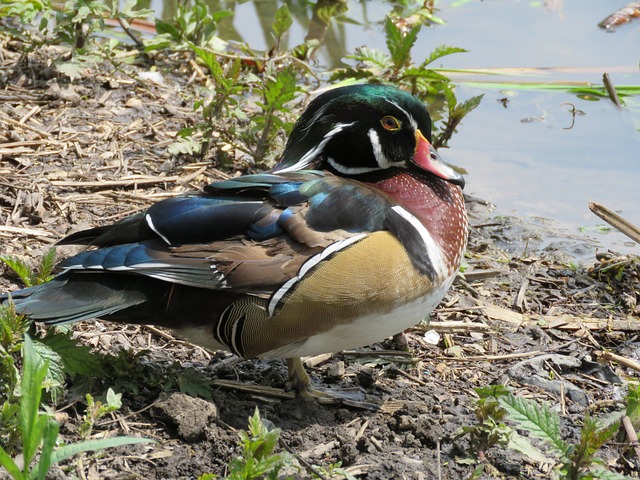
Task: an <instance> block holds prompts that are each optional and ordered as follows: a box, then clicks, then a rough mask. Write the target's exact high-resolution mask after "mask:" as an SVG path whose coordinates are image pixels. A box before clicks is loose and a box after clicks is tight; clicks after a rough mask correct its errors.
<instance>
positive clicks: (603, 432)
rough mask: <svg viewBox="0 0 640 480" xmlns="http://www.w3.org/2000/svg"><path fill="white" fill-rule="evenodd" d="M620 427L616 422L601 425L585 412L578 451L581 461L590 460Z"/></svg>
mask: <svg viewBox="0 0 640 480" xmlns="http://www.w3.org/2000/svg"><path fill="white" fill-rule="evenodd" d="M619 429H620V424H619V423H618V422H613V423H611V424H610V425H608V426H605V427H601V425H600V423H599V422H598V420H596V419H594V418H591V416H590V415H589V414H587V415H586V416H585V418H584V422H583V424H582V430H581V432H580V444H579V446H578V451H579V452H581V453H582V456H583V461H590V460H592V458H593V456H594V455H595V453H596V452H597V451H598V450H599V449H600V447H602V446H603V445H604V444H605V443H606V442H607V441H608V440H609V439H611V437H613V436H614V435H615V434H616V433H618V430H619Z"/></svg>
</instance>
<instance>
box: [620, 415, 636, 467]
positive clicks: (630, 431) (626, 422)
mask: <svg viewBox="0 0 640 480" xmlns="http://www.w3.org/2000/svg"><path fill="white" fill-rule="evenodd" d="M622 425H623V426H624V431H625V432H627V437H629V443H631V445H633V449H634V450H635V451H636V456H637V457H638V458H640V444H639V443H638V434H637V433H636V429H635V428H633V425H632V423H631V419H630V418H629V417H628V416H627V415H625V416H624V417H622Z"/></svg>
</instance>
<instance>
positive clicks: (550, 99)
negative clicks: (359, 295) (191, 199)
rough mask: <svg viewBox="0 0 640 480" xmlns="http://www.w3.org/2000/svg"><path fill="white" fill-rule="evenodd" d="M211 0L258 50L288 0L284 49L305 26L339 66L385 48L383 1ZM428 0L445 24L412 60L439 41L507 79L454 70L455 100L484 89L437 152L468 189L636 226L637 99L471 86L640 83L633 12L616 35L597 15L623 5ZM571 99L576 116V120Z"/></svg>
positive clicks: (576, 222)
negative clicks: (607, 215) (621, 103)
mask: <svg viewBox="0 0 640 480" xmlns="http://www.w3.org/2000/svg"><path fill="white" fill-rule="evenodd" d="M208 3H209V4H210V5H211V6H212V7H214V8H223V9H226V10H230V11H232V12H234V16H233V17H229V18H226V19H224V21H223V22H222V23H221V25H220V34H221V36H223V37H224V38H225V39H230V40H235V41H237V42H246V43H248V44H249V45H251V47H252V48H254V49H258V50H260V49H262V50H268V49H269V48H270V47H271V45H272V43H273V40H272V38H271V35H270V33H269V32H270V27H271V22H272V20H273V18H274V15H275V11H276V9H277V8H278V6H279V5H280V4H281V3H286V4H287V6H288V7H289V9H290V11H291V13H292V15H293V17H294V19H295V23H294V26H293V27H292V29H291V33H290V38H289V46H292V45H296V44H299V43H301V42H303V41H304V39H305V38H307V37H308V35H310V34H311V35H313V36H314V37H316V38H324V44H323V46H322V48H321V49H319V51H318V54H317V61H318V63H319V64H320V66H321V67H325V68H335V67H338V66H340V65H342V62H343V60H342V59H343V57H344V55H345V54H346V53H348V52H353V50H354V48H355V47H357V46H360V45H366V46H368V47H370V48H378V49H382V50H386V45H385V38H384V33H383V28H382V20H383V19H384V16H385V15H386V14H387V13H389V12H390V10H391V8H392V5H391V4H392V2H384V1H381V0H379V1H369V0H361V1H355V0H351V1H346V2H337V3H340V4H341V6H342V10H341V11H334V12H332V13H333V15H327V14H326V11H322V10H321V9H320V7H321V6H326V5H327V4H334V5H335V3H336V2H333V1H330V2H324V1H322V0H320V1H318V2H317V3H310V2H307V1H306V0H305V1H303V0H298V1H296V0H288V1H286V2H279V1H275V0H254V1H240V2H234V1H216V0H208ZM416 3H418V2H416ZM614 3H615V2H614ZM622 3H624V2H622ZM176 4H177V0H165V1H164V2H161V0H151V2H150V3H149V5H150V7H151V8H155V9H156V11H158V12H162V16H163V17H164V18H167V17H170V16H171V15H173V13H174V12H175V11H176ZM344 6H346V7H348V10H347V11H344ZM437 6H439V8H440V11H439V12H437V14H438V16H439V17H440V18H442V19H444V20H445V21H446V24H445V25H441V26H437V27H434V28H423V29H422V31H421V33H420V36H419V39H418V42H417V43H416V46H415V48H414V50H413V55H414V60H415V61H417V62H419V61H421V60H422V59H423V58H424V57H425V56H426V55H428V53H429V52H431V51H432V50H433V49H434V48H435V47H436V46H438V45H441V44H446V45H452V46H457V47H462V48H466V49H467V50H469V51H468V53H463V54H457V55H453V56H448V57H446V58H444V59H442V60H441V62H442V64H441V65H437V66H442V67H446V68H450V69H454V68H455V69H471V68H473V69H480V68H484V69H495V70H493V71H494V72H496V73H497V72H504V70H499V69H506V68H509V69H513V70H512V71H511V72H510V75H509V76H502V75H499V76H496V75H494V76H486V75H485V76H479V75H471V74H462V75H461V74H459V73H458V74H455V75H454V78H455V79H456V83H457V84H458V88H457V94H458V97H459V100H464V99H467V98H469V97H471V96H473V95H477V94H480V93H484V94H485V97H484V100H483V102H482V104H481V105H480V107H479V108H478V109H477V110H475V111H474V112H472V113H471V114H470V115H469V116H468V117H466V118H465V120H464V121H463V124H462V125H461V126H460V127H459V128H458V133H457V134H456V135H454V137H453V139H452V141H451V142H450V148H449V149H448V150H445V151H443V152H442V154H443V156H444V157H446V159H447V160H449V161H451V162H453V163H454V164H457V165H460V166H462V167H464V168H465V169H466V170H467V171H468V172H469V175H468V177H467V185H468V187H467V192H468V193H470V194H473V195H476V196H478V197H481V198H485V199H487V200H489V201H491V202H493V203H495V204H497V206H498V210H499V211H501V212H507V213H514V214H516V215H520V216H531V217H536V216H537V217H545V218H550V219H553V220H556V221H559V222H562V223H564V224H566V225H568V226H569V228H570V229H572V231H575V232H578V227H579V226H589V225H595V224H598V223H601V222H600V220H599V219H597V218H595V216H593V215H592V214H591V213H590V212H589V210H588V207H587V205H588V201H589V200H595V201H598V202H600V203H603V204H605V205H607V206H608V207H610V208H612V209H614V210H618V211H619V212H620V213H621V214H622V215H623V216H626V217H627V218H628V219H629V220H630V221H632V222H633V223H635V224H640V201H639V200H640V195H638V188H637V186H638V185H640V154H639V153H638V152H640V133H639V130H640V99H639V98H638V96H636V97H627V98H626V107H625V109H624V110H623V111H618V110H617V109H616V108H615V107H614V106H613V105H612V104H611V102H609V101H608V100H606V99H605V100H600V101H595V102H594V101H588V100H586V99H584V98H579V97H577V96H576V95H575V94H572V93H569V92H567V91H566V90H559V91H548V90H546V91H545V90H528V91H527V90H523V89H522V88H518V87H517V85H514V86H513V88H509V87H498V88H492V87H490V86H487V85H485V86H482V85H478V84H473V83H470V81H471V80H473V81H476V82H477V81H485V80H487V79H489V80H494V81H502V82H504V81H506V80H508V81H514V82H516V83H521V82H524V81H532V82H550V83H551V82H567V81H580V82H593V83H596V84H601V82H602V80H601V78H602V74H603V73H604V72H605V71H606V72H608V73H609V74H610V76H611V78H612V80H613V83H614V84H615V85H636V86H637V85H640V73H639V70H638V63H639V61H640V49H638V45H640V21H637V22H635V23H630V24H628V25H625V26H623V27H620V28H619V29H618V30H617V31H616V32H615V33H606V32H604V31H602V30H601V29H600V28H598V26H597V24H598V22H600V21H601V20H602V19H603V18H605V17H606V16H607V15H609V14H610V13H612V11H613V10H615V9H616V8H618V7H620V6H621V5H613V3H612V2H601V1H599V0H564V1H563V0H554V1H553V0H552V1H547V2H524V1H521V0H520V1H518V0H494V1H492V2H479V1H466V2H465V1H458V2H437ZM314 8H315V10H314ZM318 20H320V22H319V23H318ZM534 67H536V68H535V69H534ZM572 106H575V109H577V110H578V111H580V112H582V113H583V114H581V115H577V116H575V118H574V117H573V116H572V114H571V111H572V108H573V107H572ZM526 120H529V121H526ZM572 123H573V125H572ZM571 125H572V127H571V128H567V127H569V126H571ZM598 239H599V240H601V241H603V242H604V243H605V244H608V245H610V244H611V243H613V242H614V240H615V241H616V242H618V243H621V242H622V241H624V239H623V237H621V236H619V235H618V234H616V233H612V234H609V235H607V236H604V237H602V236H600V237H598Z"/></svg>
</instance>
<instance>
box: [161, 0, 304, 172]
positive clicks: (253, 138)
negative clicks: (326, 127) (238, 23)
mask: <svg viewBox="0 0 640 480" xmlns="http://www.w3.org/2000/svg"><path fill="white" fill-rule="evenodd" d="M292 23H293V20H292V18H291V14H290V13H289V10H288V9H287V7H286V5H283V6H281V7H280V8H279V9H278V10H277V12H276V15H275V19H274V21H273V23H272V27H271V28H272V33H273V38H274V41H275V45H274V47H273V48H272V49H271V50H270V51H269V52H267V53H266V54H264V55H258V54H256V53H255V52H252V51H250V50H249V48H248V47H245V48H244V49H245V50H246V51H248V53H249V55H231V56H229V55H225V54H224V53H222V52H219V51H215V50H212V49H210V48H205V47H202V46H200V45H198V44H196V43H194V42H191V41H189V42H187V44H188V45H189V47H190V48H191V49H192V51H193V52H194V53H195V54H196V57H197V58H198V59H199V60H200V61H201V62H202V63H204V65H205V66H206V67H207V69H208V70H209V74H210V75H211V80H212V81H213V85H214V88H213V90H212V91H211V93H210V95H209V98H206V99H203V100H199V101H196V102H195V109H196V110H197V109H200V110H201V112H202V118H203V122H201V123H200V124H198V125H196V126H195V127H189V128H186V129H183V130H181V131H180V132H179V133H178V136H179V139H178V141H177V142H176V143H175V144H174V145H173V146H172V148H171V151H172V152H173V153H190V154H194V153H198V154H199V155H200V156H204V155H205V154H206V153H207V151H208V150H209V148H210V145H212V144H215V146H216V147H217V150H218V154H219V156H220V157H221V158H225V157H226V154H225V152H227V151H228V150H230V149H233V150H234V151H237V152H241V153H244V154H246V155H247V157H249V158H251V161H252V162H254V163H255V164H256V165H258V166H261V167H265V166H267V165H269V164H270V163H272V162H273V161H274V160H275V158H276V156H277V152H278V151H279V150H280V149H279V148H276V143H277V141H276V140H277V138H278V137H280V138H281V140H282V142H281V143H283V142H284V137H285V136H286V134H288V133H289V132H290V131H291V128H292V126H293V121H292V119H291V113H290V111H289V108H288V106H287V104H288V103H290V102H291V101H293V100H295V98H296V96H297V94H298V93H299V92H300V91H301V90H302V87H301V86H300V85H299V81H300V79H301V74H300V71H301V69H304V70H306V69H307V68H308V67H306V66H304V65H303V64H301V63H300V62H299V61H298V59H297V57H296V56H295V55H294V53H293V50H292V51H287V52H280V51H279V48H280V45H281V43H282V38H283V37H284V36H285V35H286V33H287V32H288V30H289V28H290V27H291V25H292ZM248 91H250V92H253V94H252V97H251V98H252V100H251V101H247V98H246V97H245V92H248ZM223 119H224V120H223ZM280 133H282V134H283V135H279V134H280ZM196 134H198V135H199V136H200V137H199V138H200V140H198V139H197V137H196ZM229 147H231V148H229Z"/></svg>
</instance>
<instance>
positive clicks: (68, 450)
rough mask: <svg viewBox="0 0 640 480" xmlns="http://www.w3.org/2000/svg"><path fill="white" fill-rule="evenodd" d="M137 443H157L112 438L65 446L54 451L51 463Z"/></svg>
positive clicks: (142, 439)
mask: <svg viewBox="0 0 640 480" xmlns="http://www.w3.org/2000/svg"><path fill="white" fill-rule="evenodd" d="M137 443H155V440H152V439H150V438H141V437H110V438H98V439H95V440H87V441H85V442H80V443H72V444H71V445H64V446H62V447H60V448H57V449H56V450H54V451H53V454H52V455H51V463H52V464H56V463H59V462H62V461H63V460H66V459H67V458H71V457H73V456H74V455H77V454H78V453H82V452H89V451H96V450H103V449H105V448H112V447H120V446H122V445H134V444H137Z"/></svg>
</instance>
